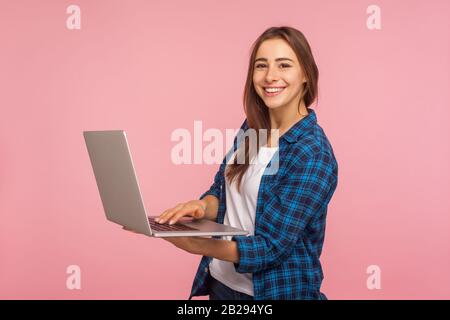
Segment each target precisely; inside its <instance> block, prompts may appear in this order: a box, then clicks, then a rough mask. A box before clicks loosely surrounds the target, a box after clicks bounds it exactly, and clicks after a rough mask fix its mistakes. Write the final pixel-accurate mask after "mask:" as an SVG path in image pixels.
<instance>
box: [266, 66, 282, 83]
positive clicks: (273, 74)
mask: <svg viewBox="0 0 450 320" xmlns="http://www.w3.org/2000/svg"><path fill="white" fill-rule="evenodd" d="M278 78H279V74H278V70H276V68H268V70H267V73H266V81H267V82H269V83H270V82H272V81H273V80H278Z"/></svg>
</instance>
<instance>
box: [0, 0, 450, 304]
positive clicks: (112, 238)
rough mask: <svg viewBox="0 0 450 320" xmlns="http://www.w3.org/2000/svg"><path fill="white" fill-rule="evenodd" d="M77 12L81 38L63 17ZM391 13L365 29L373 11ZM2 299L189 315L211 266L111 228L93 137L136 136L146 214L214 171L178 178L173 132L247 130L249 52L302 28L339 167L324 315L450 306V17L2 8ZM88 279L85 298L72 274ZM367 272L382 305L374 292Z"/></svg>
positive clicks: (279, 7)
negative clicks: (145, 307) (356, 307)
mask: <svg viewBox="0 0 450 320" xmlns="http://www.w3.org/2000/svg"><path fill="white" fill-rule="evenodd" d="M70 4H77V5H79V6H80V8H81V30H68V29H67V28H66V19H67V17H68V14H66V8H67V7H68V6H69V5H70ZM371 4H376V5H378V6H380V8H381V23H382V29H381V30H368V29H367V27H366V19H367V17H368V14H367V13H366V8H367V7H368V6H369V5H371ZM0 8H1V10H0V41H1V43H0V90H1V93H0V106H1V116H0V147H1V160H0V161H1V166H0V219H1V222H0V298H3V299H5V298H6V299H11V298H24V299H30V298H38V299H47V298H52V299H53V298H55V299H62V298H64V299H79V298H85V299H109V298H113V299H116V298H124V299H130V298H138V299H186V298H187V297H188V296H189V292H190V289H191V284H192V279H193V277H194V274H195V271H196V269H197V265H198V262H199V259H200V256H194V255H190V254H188V253H186V252H184V251H181V250H179V249H178V248H176V247H175V246H173V245H172V244H170V243H168V242H166V241H163V240H159V239H151V238H148V237H144V236H141V235H134V234H130V233H127V232H124V231H122V230H121V229H120V227H119V226H117V225H115V224H112V223H107V222H106V221H105V218H104V213H103V209H102V205H101V202H100V198H99V195H98V191H97V186H96V184H95V180H94V176H93V174H92V169H91V166H90V162H89V158H88V155H87V151H86V147H85V145H84V140H83V136H82V131H83V130H107V129H124V130H127V132H128V137H129V141H130V146H131V150H132V153H133V157H134V161H135V165H136V170H137V173H138V176H139V179H140V185H141V188H142V192H143V195H144V199H145V201H146V207H147V209H148V211H149V213H150V214H159V213H161V212H162V211H163V210H164V209H166V208H169V207H172V206H173V205H175V204H176V203H178V202H181V201H187V200H190V199H196V198H197V197H198V196H199V195H200V194H201V193H202V192H203V191H205V190H206V189H207V188H209V186H210V184H211V182H212V179H213V175H214V173H215V172H216V170H217V168H218V165H206V164H202V165H180V166H176V165H174V164H172V162H171V159H170V151H171V149H172V147H173V146H174V145H175V143H174V142H172V141H170V134H171V133H172V132H173V131H174V130H175V129H177V128H187V129H189V130H190V131H191V133H193V123H194V121H195V120H202V121H203V130H206V129H207V128H218V129H220V130H223V132H224V130H225V129H226V128H238V127H239V125H240V124H241V123H242V121H243V119H244V116H245V115H244V112H243V108H242V99H241V97H242V92H243V87H244V81H245V76H246V71H247V63H248V56H249V50H250V45H251V43H252V42H253V41H254V40H255V39H256V38H257V36H258V35H259V34H261V33H262V32H263V31H264V30H265V29H266V28H267V27H270V26H280V25H290V26H293V27H295V28H298V29H299V30H301V31H302V32H303V33H304V34H305V35H306V37H307V39H308V40H309V42H310V44H311V46H312V49H313V53H314V56H315V58H316V62H317V64H318V67H319V70H320V93H319V104H318V106H317V107H316V108H315V110H316V112H317V115H318V119H319V124H320V125H321V126H322V127H323V128H324V129H325V132H326V134H327V136H328V138H329V139H330V141H331V143H332V145H333V147H334V150H335V154H336V158H337V160H338V162H339V165H340V167H339V169H340V172H339V185H338V189H337V190H336V193H335V196H334V197H333V199H332V201H331V203H330V206H329V214H328V224H327V233H326V239H325V244H324V250H323V255H322V262H323V268H324V273H325V279H324V282H323V287H322V289H323V292H324V293H326V294H327V296H328V298H330V299H418V298H425V299H428V298H437V299H444V298H446V299H449V298H450V233H449V227H450V215H449V213H450V197H449V190H450V168H449V167H450V165H449V164H450V143H449V137H450V123H449V122H450V121H449V120H450V111H449V102H450V96H449V95H450V94H449V82H450V81H449V70H450V65H449V57H450V52H449V48H450V46H449V39H450V36H449V30H450V26H449V21H450V19H449V17H450V2H449V1H445V0H443V1H436V0H435V1H386V0H384V1H376V2H372V1H331V0H330V1H320V2H319V1H300V0H295V1H276V2H274V1H261V0H258V1H230V0H227V1H112V0H108V1H106V0H104V1H103V0H102V1H99V0H96V1H92V0H89V1H88V0H85V1H81V0H77V1H57V0H54V1H31V0H30V1H1V3H0ZM72 264H75V265H79V266H80V268H81V285H82V288H81V290H68V289H67V288H66V279H67V276H68V275H67V274H66V268H67V266H69V265H72ZM370 265H378V266H379V267H380V268H381V289H380V290H369V289H368V288H367V286H366V280H367V278H368V276H369V275H368V274H367V273H366V269H367V267H368V266H370Z"/></svg>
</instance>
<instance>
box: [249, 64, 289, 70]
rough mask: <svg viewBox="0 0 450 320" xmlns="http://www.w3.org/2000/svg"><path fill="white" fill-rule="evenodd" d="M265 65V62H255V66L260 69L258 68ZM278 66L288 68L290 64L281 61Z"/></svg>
mask: <svg viewBox="0 0 450 320" xmlns="http://www.w3.org/2000/svg"><path fill="white" fill-rule="evenodd" d="M265 66H266V65H265V64H262V63H260V64H257V65H256V66H255V68H257V69H260V68H262V67H265ZM280 66H281V67H282V68H290V67H291V66H290V65H289V64H287V63H282V64H280Z"/></svg>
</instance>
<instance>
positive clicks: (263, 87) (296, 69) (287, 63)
mask: <svg viewBox="0 0 450 320" xmlns="http://www.w3.org/2000/svg"><path fill="white" fill-rule="evenodd" d="M253 67H254V71H253V85H254V86H255V90H256V92H257V94H258V95H259V96H260V97H261V99H263V101H264V102H265V104H266V106H267V107H268V108H270V109H275V108H279V107H283V106H288V105H291V104H295V107H297V104H298V102H299V100H298V99H299V98H300V95H301V93H302V84H303V82H305V81H306V78H305V76H304V73H303V71H302V68H301V66H300V63H299V61H298V59H297V56H296V55H295V52H294V50H292V48H291V47H290V46H289V45H288V44H287V42H286V41H284V40H282V39H269V40H265V41H264V42H263V43H262V44H261V45H260V47H259V49H258V51H257V52H256V58H255V61H254V66H253ZM271 88H272V89H271ZM274 91H275V92H274Z"/></svg>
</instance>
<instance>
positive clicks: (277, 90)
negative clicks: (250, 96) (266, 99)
mask: <svg viewBox="0 0 450 320" xmlns="http://www.w3.org/2000/svg"><path fill="white" fill-rule="evenodd" d="M283 89H284V88H264V90H265V91H266V92H269V93H273V92H279V91H281V90H283Z"/></svg>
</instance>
